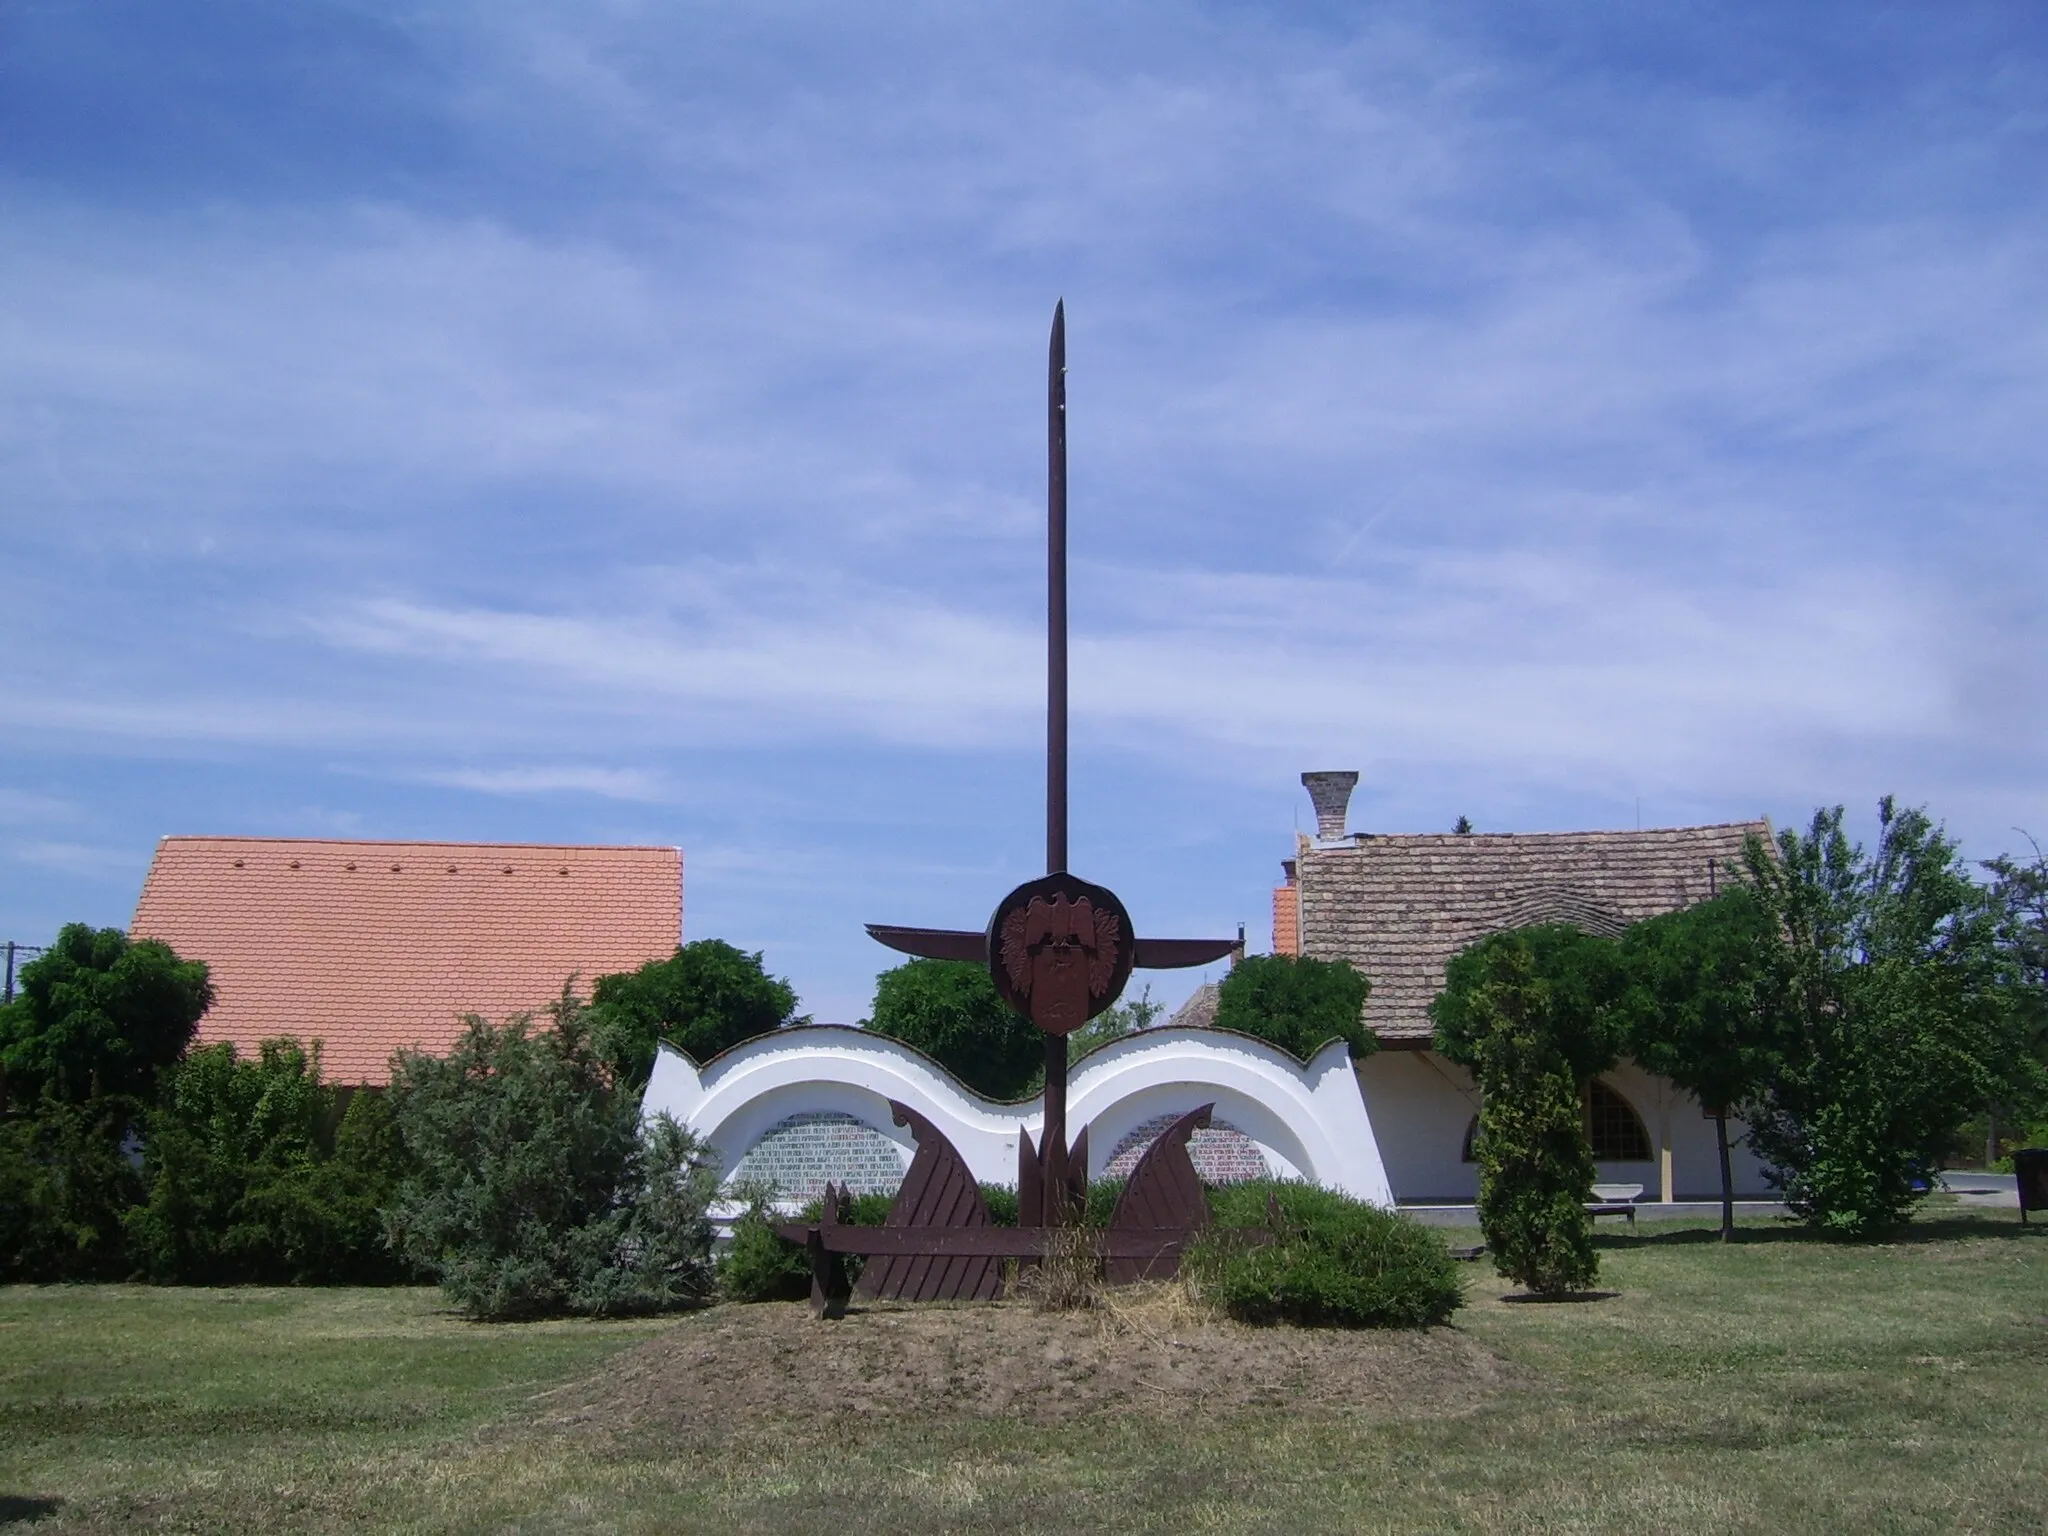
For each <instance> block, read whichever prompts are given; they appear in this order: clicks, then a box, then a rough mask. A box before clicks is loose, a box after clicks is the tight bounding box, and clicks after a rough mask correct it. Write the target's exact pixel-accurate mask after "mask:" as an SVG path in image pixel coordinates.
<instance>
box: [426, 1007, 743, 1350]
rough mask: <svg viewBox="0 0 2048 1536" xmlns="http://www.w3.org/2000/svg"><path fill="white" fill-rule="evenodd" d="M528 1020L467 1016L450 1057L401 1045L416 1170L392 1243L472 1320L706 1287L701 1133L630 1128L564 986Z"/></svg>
mask: <svg viewBox="0 0 2048 1536" xmlns="http://www.w3.org/2000/svg"><path fill="white" fill-rule="evenodd" d="M533 1022H534V1021H533V1019H532V1018H531V1016H529V1015H518V1016H515V1017H514V1018H512V1019H511V1020H509V1021H508V1022H507V1023H506V1024H504V1025H503V1026H502V1027H499V1026H494V1025H492V1024H491V1023H489V1022H488V1021H487V1020H484V1019H481V1018H476V1017H471V1018H470V1020H469V1021H468V1027H467V1028H466V1029H465V1030H464V1032H463V1035H462V1038H461V1040H460V1041H458V1042H457V1044H456V1047H455V1049H454V1051H453V1052H451V1053H450V1054H449V1055H448V1056H447V1057H445V1058H442V1057H434V1056H428V1055H424V1054H421V1053H418V1052H411V1051H402V1052H400V1053H399V1055H398V1057H397V1058H396V1068H397V1070H396V1072H395V1075H394V1078H393V1082H392V1087H391V1094H392V1110H393V1113H394V1115H395V1118H396V1120H397V1124H398V1129H399V1132H400V1134H401V1135H402V1136H403V1138H404V1141H405V1147H406V1151H407V1154H408V1155H409V1157H410V1158H411V1159H412V1162H413V1164H414V1168H413V1171H412V1172H411V1173H410V1174H409V1175H408V1177H407V1178H406V1180H405V1182H404V1184H403V1185H402V1186H401V1188H400V1190H399V1194H398V1198H397V1200H396V1201H395V1203H394V1205H393V1207H392V1209H391V1210H390V1212H389V1213H388V1217H387V1225H388V1229H389V1233H390V1237H391V1242H392V1246H393V1247H394V1248H395V1249H396V1250H397V1251H398V1252H399V1253H400V1254H401V1255H402V1256H403V1257H405V1258H406V1259H407V1260H409V1261H410V1262H411V1263H413V1264H414V1265H416V1266H417V1267H419V1268H420V1269H422V1270H424V1271H427V1272H428V1273H431V1274H433V1275H434V1276H435V1277H436V1278H437V1279H438V1280H439V1281H440V1284H441V1289H442V1291H443V1292H444V1293H445V1294H446V1295H447V1296H448V1297H449V1299H450V1300H451V1301H453V1302H454V1303H455V1304H456V1305H457V1306H459V1307H461V1308H462V1309H463V1311H465V1312H466V1313H468V1314H469V1315H470V1316H471V1317H475V1318H489V1319H505V1318H520V1317H538V1316H544V1315H547V1314H550V1313H559V1312H576V1313H587V1314H590V1315H594V1316H603V1315H610V1314H619V1313H629V1312H652V1311H659V1310H663V1309H667V1308H671V1307H678V1306H688V1305H694V1304H696V1303H699V1302H701V1301H704V1300H706V1299H708V1298H709V1296H710V1295H711V1292H712V1271H711V1228H710V1223H709V1221H708V1220H707V1219H706V1215H705V1211H706V1207H707V1206H708V1205H709V1203H710V1200H711V1198H712V1196H713V1194H714V1193H715V1191H716V1186H717V1174H716V1172H715V1170H713V1169H712V1168H710V1167H709V1166H708V1164H707V1163H706V1161H705V1159H704V1157H703V1155H702V1149H701V1147H700V1145H699V1143H698V1142H697V1141H696V1139H695V1138H694V1137H692V1136H691V1135H690V1134H689V1133H688V1132H687V1131H685V1130H683V1129H682V1128H681V1127H679V1126H677V1125H676V1124H675V1122H674V1121H672V1120H670V1119H668V1118H667V1117H666V1116H660V1117H657V1118H656V1119H655V1120H654V1121H652V1122H650V1123H649V1124H648V1125H647V1126H646V1127H644V1128H643V1127H642V1125H641V1122H640V1110H639V1094H638V1093H637V1092H636V1091H634V1090H633V1089H632V1088H631V1087H629V1086H627V1085H625V1084H622V1083H620V1082H619V1081H618V1080H617V1078H616V1075H615V1074H614V1072H613V1070H612V1068H611V1067H610V1065H609V1064H608V1063H607V1062H606V1061H605V1060H604V1058H603V1057H602V1056H601V1055H600V1053H599V1051H598V1049H597V1045H596V1042H595V1041H594V1039H593V1023H594V1021H593V1020H592V1018H591V1016H590V1012H589V1010H588V1009H586V1008H585V1007H584V1006H583V1005H582V1004H581V1003H580V1002H579V1001H578V1000H577V999H576V998H575V997H574V995H572V994H571V993H570V992H568V991H567V990H566V989H565V990H564V992H563V995H562V996H561V998H560V999H558V1000H557V1001H556V1002H555V1003H554V1004H552V1005H551V1006H550V1008H549V1025H550V1027H547V1028H542V1029H536V1028H534V1027H533Z"/></svg>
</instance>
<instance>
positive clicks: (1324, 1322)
mask: <svg viewBox="0 0 2048 1536" xmlns="http://www.w3.org/2000/svg"><path fill="white" fill-rule="evenodd" d="M1121 1192H1122V1181H1121V1180H1110V1179H1100V1180H1096V1181H1094V1182H1093V1183H1092V1184H1091V1186H1090V1188H1089V1201H1088V1214H1087V1219H1086V1224H1087V1225H1089V1226H1097V1227H1100V1226H1106V1225H1107V1224H1108V1217H1109V1213H1110V1211H1111V1210H1112V1209H1113V1208H1114V1206H1115V1204H1116V1197H1117V1196H1118V1195H1119V1194H1120V1193H1121ZM982 1194H983V1198H984V1199H985V1200H986V1201H987V1203H988V1206H989V1212H990V1216H991V1217H992V1219H994V1221H995V1222H996V1224H997V1225H1000V1226H1014V1225H1015V1224H1016V1215H1017V1193H1016V1191H1015V1190H1014V1189H1012V1188H1009V1187H1008V1186H1005V1185H984V1186H983V1188H982ZM889 1204H890V1199H889V1197H888V1196H887V1195H863V1196H860V1197H859V1198H858V1199H857V1200H856V1201H855V1202H854V1209H853V1212H852V1220H853V1222H854V1223H855V1224H857V1225H876V1226H878V1225H880V1224H881V1223H882V1221H883V1220H884V1219H885V1218H886V1217H887V1215H888V1210H889ZM1209 1206H1210V1213H1211V1216H1212V1219H1213V1221H1214V1223H1215V1225H1214V1227H1213V1228H1212V1230H1211V1232H1210V1234H1209V1235H1207V1236H1205V1237H1203V1238H1202V1239H1200V1240H1199V1241H1198V1242H1197V1243H1196V1244H1195V1245H1194V1247H1193V1248H1191V1249H1190V1251H1189V1253H1188V1255H1187V1258H1186V1260H1185V1262H1184V1264H1183V1273H1184V1274H1185V1275H1186V1276H1187V1278H1188V1280H1189V1282H1190V1285H1191V1286H1192V1287H1193V1288H1194V1289H1195V1291H1196V1292H1197V1293H1198V1294H1199V1295H1201V1296H1202V1297H1203V1298H1204V1299H1205V1300H1207V1301H1209V1302H1211V1303H1212V1304H1213V1305H1215V1306H1216V1307H1217V1308H1219V1309H1220V1310H1221V1311H1223V1312H1225V1313H1227V1314H1228V1315H1230V1316H1232V1317H1235V1318H1238V1319H1240V1320H1242V1321H1244V1322H1250V1323H1293V1324H1296V1325H1299V1326H1302V1327H1338V1328H1424V1327H1429V1326H1432V1325H1434V1324H1439V1323H1442V1322H1445V1321H1446V1320H1448V1319H1449V1317H1450V1315H1451V1313H1452V1312H1453V1311H1455V1310H1456V1309H1457V1308H1458V1307H1459V1306H1460V1305H1461V1304H1462V1302H1463V1299H1464V1288H1463V1282H1462V1281H1461V1279H1460V1277H1459V1273H1458V1268H1457V1265H1456V1263H1455V1261H1454V1260H1452V1258H1451V1256H1450V1253H1449V1250H1448V1249H1447V1248H1445V1246H1444V1243H1443V1241H1442V1239H1441V1238H1440V1237H1439V1236H1438V1235H1437V1234H1436V1233H1434V1232H1431V1231H1429V1230H1428V1229H1427V1228H1425V1227H1422V1226H1420V1225H1418V1224H1417V1223H1415V1222H1413V1221H1410V1220H1408V1219H1407V1218H1405V1217H1402V1216H1398V1215H1396V1214H1394V1213H1393V1212H1390V1211H1383V1210H1380V1209H1379V1208H1378V1207H1376V1206H1371V1205H1367V1204H1365V1203H1364V1202H1362V1201H1359V1200H1354V1199H1352V1198H1350V1197H1349V1196H1347V1195H1342V1194H1339V1193H1337V1192H1336V1191H1334V1190H1328V1189H1319V1188H1317V1187H1315V1186H1313V1185H1309V1184H1299V1183H1291V1182H1280V1181H1266V1180H1261V1181H1257V1182H1252V1183H1245V1184H1235V1185H1226V1186H1223V1187H1221V1188H1217V1189H1212V1190H1211V1191H1210V1192H1209ZM818 1211H819V1205H818V1202H816V1201H813V1202H811V1204H810V1205H809V1206H807V1207H806V1208H805V1211H804V1214H803V1219H804V1220H807V1221H814V1220H816V1219H817V1215H818ZM774 1221H775V1217H774V1216H773V1214H772V1213H771V1211H770V1209H769V1203H768V1199H767V1195H766V1193H765V1192H756V1193H755V1194H754V1195H753V1197H752V1198H751V1200H750V1203H749V1205H748V1207H747V1209H746V1211H745V1212H743V1213H742V1214H741V1215H740V1216H739V1218H738V1219H737V1220H736V1221H735V1222H734V1224H733V1232H732V1242H731V1245H730V1246H729V1247H728V1248H727V1250H726V1252H725V1254H724V1256H723V1258H722V1259H721V1260H720V1263H719V1271H718V1279H719V1290H720V1292H721V1294H723V1295H724V1296H725V1297H726V1298H727V1299H729V1300H732V1301H745V1302H752V1301H795V1300H800V1299H802V1298H803V1297H805V1296H807V1295H808V1294H809V1293H810V1284H811V1275H810V1265H809V1261H808V1259H807V1258H806V1256H805V1254H804V1252H803V1250H802V1249H801V1248H799V1247H797V1246H796V1245H795V1244H794V1243H790V1242H787V1241H785V1240H783V1239H782V1238H780V1237H778V1236H776V1234H775V1231H774V1227H773V1223H774ZM1248 1230H1253V1231H1257V1232H1258V1234H1259V1237H1260V1239H1261V1240H1260V1241H1257V1242H1249V1241H1246V1240H1245V1236H1244V1234H1245V1233H1246V1232H1247V1231H1248ZM858 1263H859V1260H858V1259H857V1258H854V1259H851V1260H850V1261H849V1268H851V1269H853V1271H854V1274H855V1275H856V1276H857V1275H858V1268H857V1266H858Z"/></svg>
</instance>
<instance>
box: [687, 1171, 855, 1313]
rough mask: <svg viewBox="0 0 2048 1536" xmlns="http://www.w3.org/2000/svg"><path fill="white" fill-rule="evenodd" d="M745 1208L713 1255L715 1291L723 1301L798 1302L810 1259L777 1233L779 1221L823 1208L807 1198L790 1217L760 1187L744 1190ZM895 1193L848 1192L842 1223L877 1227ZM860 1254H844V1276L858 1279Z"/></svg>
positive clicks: (814, 1214)
mask: <svg viewBox="0 0 2048 1536" xmlns="http://www.w3.org/2000/svg"><path fill="white" fill-rule="evenodd" d="M746 1198H747V1208H746V1209H745V1210H744V1211H742V1212H741V1213H740V1214H739V1215H738V1216H736V1217H735V1218H733V1224H732V1240H731V1241H730V1242H729V1243H727V1244H726V1248H725V1252H724V1253H723V1254H722V1255H720V1257H719V1260H718V1292H719V1294H720V1295H721V1296H723V1297H724V1298H725V1299H726V1300H727V1301H802V1300H803V1299H804V1298H805V1297H806V1296H809V1295H810V1294H811V1260H810V1256H809V1255H808V1254H806V1253H805V1252H804V1251H803V1249H801V1248H799V1247H798V1246H797V1245H796V1244H795V1243H792V1242H790V1241H789V1240H788V1239H787V1238H783V1237H780V1236H777V1234H776V1231H775V1224H776V1223H777V1222H780V1221H790V1220H795V1221H802V1222H812V1221H816V1220H817V1219H818V1217H819V1216H820V1215H821V1214H823V1212H824V1205H825V1203H824V1201H822V1200H811V1201H808V1202H807V1203H806V1204H805V1205H804V1208H803V1209H802V1210H801V1211H799V1212H798V1213H797V1214H796V1216H794V1217H787V1216H778V1215H776V1214H775V1211H774V1209H773V1208H772V1206H771V1204H770V1202H771V1200H772V1198H773V1197H772V1195H771V1194H769V1193H767V1192H764V1191H761V1190H750V1191H748V1192H747V1197H746ZM894 1198H895V1197H894V1196H892V1195H888V1194H881V1193H875V1192H870V1193H868V1194H863V1195H855V1196H854V1197H853V1202H852V1209H851V1210H850V1211H849V1212H848V1213H847V1224H848V1225H849V1226H855V1227H879V1226H880V1225H882V1223H883V1222H885V1221H886V1220H888V1218H889V1206H890V1203H891V1202H892V1200H893V1199H894ZM861 1263H862V1260H861V1256H860V1255H859V1254H857V1253H850V1254H848V1255H847V1256H846V1277H847V1279H849V1280H858V1279H859V1278H860V1267H861Z"/></svg>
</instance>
